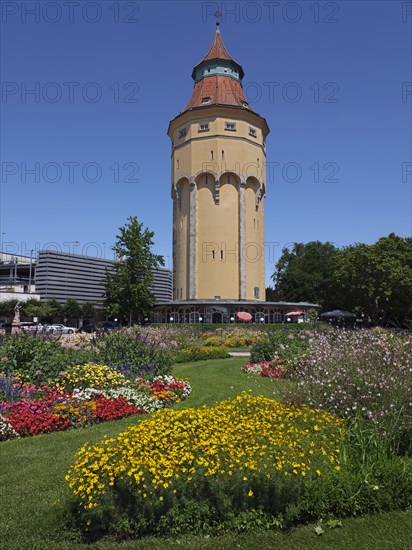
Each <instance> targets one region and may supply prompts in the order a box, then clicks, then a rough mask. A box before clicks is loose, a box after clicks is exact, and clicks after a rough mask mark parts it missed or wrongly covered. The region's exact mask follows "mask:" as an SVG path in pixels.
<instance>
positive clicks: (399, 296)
mask: <svg viewBox="0 0 412 550" xmlns="http://www.w3.org/2000/svg"><path fill="white" fill-rule="evenodd" d="M335 262H336V264H335V274H334V277H335V285H336V287H337V288H339V290H340V292H341V296H342V304H343V306H344V307H345V308H346V309H353V310H357V311H358V312H361V313H364V314H365V315H366V316H367V317H369V318H370V319H371V321H372V323H373V324H374V325H384V324H386V323H387V322H388V321H391V322H392V324H394V325H399V324H402V323H404V322H405V321H406V320H407V319H408V318H410V319H412V310H411V303H412V238H410V237H409V238H405V239H404V238H401V237H397V236H396V235H395V234H394V233H391V234H390V235H389V236H388V237H382V238H381V239H379V240H378V241H377V242H376V243H375V244H372V245H367V244H357V245H353V246H348V247H346V248H343V249H342V250H340V251H339V252H338V253H337V254H336V258H335Z"/></svg>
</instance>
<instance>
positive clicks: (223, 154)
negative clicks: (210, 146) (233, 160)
mask: <svg viewBox="0 0 412 550" xmlns="http://www.w3.org/2000/svg"><path fill="white" fill-rule="evenodd" d="M222 160H225V152H224V151H222Z"/></svg>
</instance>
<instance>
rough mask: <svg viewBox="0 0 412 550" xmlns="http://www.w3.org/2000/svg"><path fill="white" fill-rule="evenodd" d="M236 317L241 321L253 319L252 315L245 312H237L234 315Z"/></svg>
mask: <svg viewBox="0 0 412 550" xmlns="http://www.w3.org/2000/svg"><path fill="white" fill-rule="evenodd" d="M236 317H237V318H238V319H240V320H241V321H251V320H252V319H253V317H252V315H251V314H250V313H247V312H246V311H239V312H238V313H236Z"/></svg>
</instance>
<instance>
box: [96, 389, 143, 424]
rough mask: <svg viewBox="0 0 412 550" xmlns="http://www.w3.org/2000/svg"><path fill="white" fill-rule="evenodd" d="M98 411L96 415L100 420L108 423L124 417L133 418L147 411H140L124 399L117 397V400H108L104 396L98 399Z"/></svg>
mask: <svg viewBox="0 0 412 550" xmlns="http://www.w3.org/2000/svg"><path fill="white" fill-rule="evenodd" d="M95 401H96V410H95V411H94V414H95V415H96V417H97V418H98V420H100V421H102V422H107V421H110V420H118V419H120V418H123V417H124V416H131V415H132V414H142V413H144V412H145V411H144V410H143V409H139V408H138V407H135V406H134V405H130V404H129V403H128V402H127V401H126V399H125V398H124V397H117V398H116V399H106V398H105V397H103V396H101V395H100V396H99V397H97V398H96V400H95Z"/></svg>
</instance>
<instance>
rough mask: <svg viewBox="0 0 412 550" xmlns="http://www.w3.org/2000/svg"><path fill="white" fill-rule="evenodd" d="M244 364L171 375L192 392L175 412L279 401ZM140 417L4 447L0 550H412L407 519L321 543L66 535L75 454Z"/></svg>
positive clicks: (272, 387)
mask: <svg viewBox="0 0 412 550" xmlns="http://www.w3.org/2000/svg"><path fill="white" fill-rule="evenodd" d="M243 362H244V358H232V359H225V360H211V361H200V362H197V363H190V364H186V365H178V366H176V367H175V368H174V374H175V375H176V376H179V377H185V378H188V379H189V381H190V382H191V384H192V386H193V391H192V394H191V395H190V396H189V397H188V399H186V400H185V401H184V402H182V403H179V404H178V405H177V407H178V408H186V407H199V406H201V405H203V404H207V405H213V404H214V403H215V402H217V401H220V400H222V399H226V398H228V397H233V396H234V395H236V394H237V393H239V392H240V391H242V390H249V389H251V390H252V391H253V393H255V394H260V395H265V396H267V397H271V396H272V397H273V396H275V397H276V396H277V395H278V392H277V388H278V387H279V384H282V383H284V382H281V381H271V380H268V379H265V378H262V377H255V376H247V375H246V374H244V373H242V372H241V370H240V367H241V365H242V364H243ZM145 417H146V415H145V416H140V417H132V418H127V419H123V420H119V421H116V422H108V423H104V424H100V425H97V426H93V427H90V428H85V429H81V430H71V431H67V432H57V433H54V434H49V435H44V436H37V437H32V438H27V439H21V440H14V441H6V442H3V443H1V444H0V549H1V550H26V549H27V550H28V549H33V550H37V549H38V550H48V549H51V550H55V549H56V550H72V549H78V548H79V549H80V548H89V549H91V550H94V549H95V548H96V549H121V550H123V549H129V548H130V549H132V548H133V549H137V550H172V549H173V550H175V549H176V548H178V549H187V550H189V549H196V550H197V549H202V550H237V549H242V550H243V549H245V550H249V549H250V550H255V549H256V548H259V550H265V549H273V548H276V549H280V550H282V549H285V550H286V549H287V550H300V549H302V550H303V549H304V550H311V549H325V548H328V549H333V550H355V549H356V550H357V549H362V550H412V546H411V543H410V534H411V526H412V512H411V511H409V512H399V513H390V514H382V515H380V516H373V517H367V518H361V519H356V520H345V521H343V522H342V523H343V528H341V529H334V530H325V533H324V534H323V535H322V536H321V537H318V536H317V535H316V534H315V533H314V531H313V526H306V527H301V528H298V529H294V530H293V531H291V532H290V533H286V534H285V533H275V532H262V533H256V534H245V535H238V536H234V535H232V534H228V535H225V536H222V537H219V538H218V539H213V538H205V537H190V536H188V537H181V538H179V539H178V540H169V539H145V540H142V541H134V542H128V543H123V544H120V543H119V544H116V543H115V542H113V541H100V542H99V543H97V544H94V545H84V544H81V543H80V541H78V540H76V535H75V534H74V533H70V532H68V531H67V530H64V528H63V524H62V520H61V517H60V516H59V510H60V505H59V504H57V505H55V504H54V503H56V502H58V501H60V502H63V501H64V498H65V494H66V493H65V491H66V487H65V483H64V476H65V474H66V471H67V469H68V467H69V465H70V464H71V463H72V462H73V456H74V454H75V452H76V450H77V449H78V448H79V447H80V446H81V445H82V444H83V443H85V442H86V441H88V442H91V443H92V442H97V441H99V440H100V439H101V438H102V437H103V436H104V435H105V434H107V435H109V436H115V435H116V434H118V433H119V432H120V431H122V430H124V429H125V428H127V427H128V426H131V425H135V424H136V423H138V422H140V420H141V419H142V418H145Z"/></svg>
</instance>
